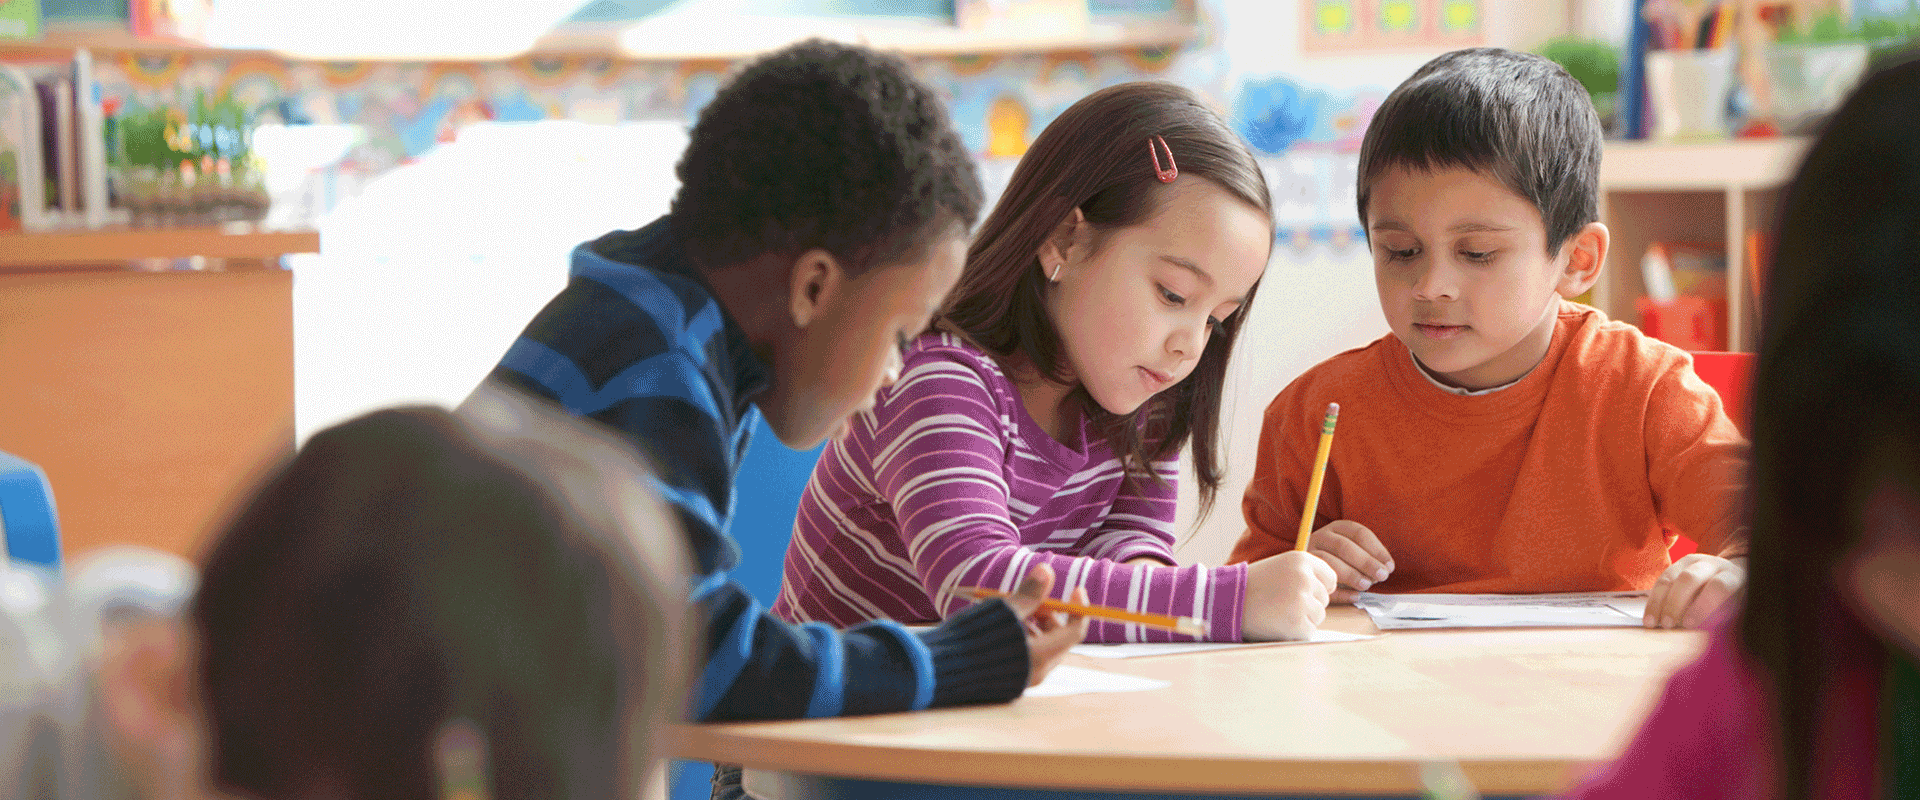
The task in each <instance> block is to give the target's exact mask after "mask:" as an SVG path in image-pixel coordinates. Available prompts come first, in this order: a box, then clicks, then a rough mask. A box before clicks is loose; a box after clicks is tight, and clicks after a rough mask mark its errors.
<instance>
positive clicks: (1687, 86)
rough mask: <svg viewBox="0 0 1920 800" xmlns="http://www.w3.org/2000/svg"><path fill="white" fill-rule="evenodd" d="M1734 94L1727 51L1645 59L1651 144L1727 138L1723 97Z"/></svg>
mask: <svg viewBox="0 0 1920 800" xmlns="http://www.w3.org/2000/svg"><path fill="white" fill-rule="evenodd" d="M1732 91H1733V51H1732V50H1731V49H1726V48H1722V49H1719V50H1655V51H1653V52H1650V53H1647V99H1648V101H1649V103H1650V104H1651V106H1652V110H1653V125H1652V126H1651V133H1652V136H1653V138H1655V139H1670V140H1671V139H1724V138H1727V127H1728V126H1727V95H1728V94H1729V93H1730V92H1732Z"/></svg>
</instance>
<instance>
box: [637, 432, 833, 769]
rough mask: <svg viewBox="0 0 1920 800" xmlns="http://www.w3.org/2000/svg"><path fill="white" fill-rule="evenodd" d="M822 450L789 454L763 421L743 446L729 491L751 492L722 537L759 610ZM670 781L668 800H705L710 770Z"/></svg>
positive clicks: (769, 596) (774, 585)
mask: <svg viewBox="0 0 1920 800" xmlns="http://www.w3.org/2000/svg"><path fill="white" fill-rule="evenodd" d="M825 449H826V446H825V445H821V446H820V447H816V448H814V449H812V450H808V451H805V452H801V451H798V450H789V449H787V446H786V445H783V444H781V443H780V439H779V437H777V436H774V435H773V429H772V428H769V427H767V422H766V420H765V419H759V420H757V421H756V422H755V423H754V428H753V443H752V444H749V445H747V454H746V456H745V457H743V458H742V459H740V474H739V475H738V476H737V477H735V478H734V481H733V485H734V486H743V487H750V488H748V489H746V490H744V491H740V492H739V493H738V494H737V495H736V499H735V500H734V508H733V522H732V524H731V525H730V526H729V527H728V531H727V532H728V533H729V534H731V535H732V536H733V538H734V540H735V541H738V542H739V543H740V564H739V566H736V567H734V569H733V572H731V573H729V574H731V575H732V577H733V579H734V580H735V581H738V582H739V583H740V585H741V586H743V587H745V588H746V590H747V591H748V592H751V593H753V597H754V599H756V600H759V601H760V605H761V606H763V607H771V606H772V605H773V600H774V598H776V597H778V596H779V594H780V571H781V567H782V566H783V565H785V563H786V558H787V541H788V540H789V539H792V538H793V518H794V512H795V511H798V510H799V508H800V494H801V493H802V492H804V491H806V488H807V480H808V479H809V478H812V477H813V463H814V462H816V461H819V460H820V453H821V451H823V450H825ZM671 775H672V777H671V778H670V783H671V787H672V791H671V794H672V800H706V798H708V797H709V796H710V795H711V788H710V787H711V781H712V779H713V765H712V764H708V763H706V762H703V761H675V762H673V770H672V773H671Z"/></svg>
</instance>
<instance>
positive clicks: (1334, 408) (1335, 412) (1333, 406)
mask: <svg viewBox="0 0 1920 800" xmlns="http://www.w3.org/2000/svg"><path fill="white" fill-rule="evenodd" d="M1327 416H1329V417H1337V416H1340V404H1339V403H1328V404H1327Z"/></svg>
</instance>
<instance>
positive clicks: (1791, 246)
mask: <svg viewBox="0 0 1920 800" xmlns="http://www.w3.org/2000/svg"><path fill="white" fill-rule="evenodd" d="M1915 130H1920V59H1915V58H1914V57H1912V56H1908V57H1907V58H1906V60H1905V61H1902V62H1899V63H1897V64H1896V65H1895V66H1890V67H1888V68H1886V69H1884V70H1881V71H1879V72H1877V73H1876V74H1874V75H1872V76H1870V77H1868V78H1867V79H1866V80H1865V81H1864V82H1862V83H1861V85H1860V87H1859V89H1858V90H1857V91H1856V92H1855V93H1854V95H1853V96H1852V97H1851V98H1850V99H1848V100H1847V102H1846V103H1845V104H1844V105H1842V106H1841V108H1840V109H1839V110H1838V111H1836V112H1834V114H1833V116H1832V118H1831V119H1830V120H1829V121H1828V122H1827V125H1826V129H1825V131H1824V132H1823V133H1822V134H1821V136H1820V139H1819V141H1817V142H1815V143H1814V144H1813V146H1812V147H1811V148H1809V149H1808V151H1807V155H1806V160H1805V161H1804V162H1803V163H1802V164H1801V166H1800V168H1799V170H1798V172H1797V173H1796V175H1795V177H1794V179H1793V182H1792V183H1791V184H1790V185H1789V186H1788V188H1787V191H1786V194H1785V197H1784V200H1783V204H1782V206H1781V208H1780V222H1779V227H1778V230H1777V239H1776V242H1777V245H1776V249H1775V251H1774V257H1773V263H1772V264H1771V266H1770V269H1769V272H1768V274H1767V275H1766V281H1765V287H1766V298H1765V300H1764V302H1763V303H1762V305H1763V308H1764V314H1763V318H1764V319H1763V322H1762V324H1761V337H1760V339H1761V341H1760V358H1759V361H1758V364H1757V365H1756V367H1755V369H1754V384H1753V399H1754V406H1753V455H1752V462H1751V466H1750V469H1751V479H1750V481H1749V483H1748V492H1749V495H1750V497H1749V501H1748V502H1749V509H1748V511H1749V513H1750V515H1751V516H1750V522H1751V529H1750V533H1749V536H1748V546H1749V547H1750V548H1751V550H1752V555H1751V556H1750V557H1749V560H1748V575H1747V588H1746V600H1745V605H1744V607H1743V608H1742V610H1741V618H1740V621H1739V627H1738V629H1737V635H1738V641H1739V643H1740V645H1741V649H1742V650H1743V651H1744V652H1745V654H1746V655H1747V657H1748V658H1750V659H1751V660H1752V662H1753V664H1754V665H1755V666H1756V667H1758V671H1759V672H1760V674H1761V675H1762V677H1763V678H1764V679H1765V681H1766V685H1767V687H1768V690H1769V691H1768V700H1769V705H1770V706H1771V708H1770V709H1769V710H1770V711H1771V712H1772V714H1771V717H1770V720H1771V722H1772V723H1773V726H1774V731H1775V732H1776V734H1777V735H1776V736H1775V737H1774V739H1773V741H1774V743H1775V746H1774V753H1773V757H1774V758H1773V760H1774V764H1775V765H1776V767H1777V769H1776V772H1775V774H1776V775H1777V776H1778V777H1777V781H1778V783H1777V786H1776V789H1777V791H1776V793H1775V795H1774V797H1776V798H1782V800H1800V799H1801V798H1808V797H1814V796H1816V794H1817V792H1818V789H1819V786H1818V782H1819V779H1821V778H1823V777H1824V776H1823V775H1822V772H1821V768H1822V764H1821V741H1820V738H1819V729H1820V726H1821V718H1822V716H1823V712H1822V710H1821V706H1822V703H1823V702H1824V701H1825V700H1826V699H1827V693H1828V692H1829V691H1830V690H1831V688H1832V686H1833V685H1834V681H1835V680H1836V676H1837V675H1838V673H1839V671H1840V669H1841V668H1842V667H1843V666H1844V665H1843V663H1842V662H1841V659H1842V658H1843V656H1840V655H1838V654H1840V653H1847V652H1850V650H1849V649H1848V648H1846V647H1845V645H1846V644H1847V643H1849V642H1851V641H1856V640H1867V641H1868V642H1869V643H1870V645H1871V646H1870V647H1869V648H1868V650H1869V651H1875V650H1878V651H1881V652H1886V650H1887V648H1886V646H1885V645H1884V644H1881V643H1879V642H1878V641H1877V640H1876V639H1875V638H1874V637H1873V636H1872V631H1870V630H1868V629H1867V628H1866V627H1865V624H1864V621H1863V620H1861V619H1859V618H1858V616H1857V615H1855V614H1854V613H1852V612H1851V611H1850V610H1849V608H1848V604H1847V603H1846V602H1845V601H1844V600H1843V598H1842V596H1841V593H1840V592H1839V591H1837V590H1836V587H1835V584H1834V581H1835V577H1834V576H1835V573H1836V571H1837V570H1838V568H1839V566H1840V565H1841V564H1842V562H1843V560H1844V559H1845V558H1846V557H1847V554H1848V553H1849V552H1850V551H1851V550H1853V549H1854V547H1855V546H1856V545H1857V544H1858V543H1859V541H1860V538H1861V536H1860V529H1861V524H1862V522H1861V513H1860V511H1861V506H1862V503H1863V501H1864V498H1865V497H1866V494H1867V492H1868V491H1869V490H1870V489H1872V488H1873V482H1874V481H1875V480H1877V479H1878V477H1879V476H1878V474H1877V472H1878V469H1879V467H1880V466H1882V465H1881V464H1877V463H1876V460H1877V459H1889V458H1890V459H1896V460H1898V461H1904V462H1906V463H1909V464H1912V463H1915V462H1916V461H1920V452H1916V450H1920V447H1916V445H1920V404H1917V403H1916V402H1915V401H1916V399H1920V139H1916V138H1915V137H1914V135H1913V132H1914V131H1915ZM1849 724H1851V723H1849Z"/></svg>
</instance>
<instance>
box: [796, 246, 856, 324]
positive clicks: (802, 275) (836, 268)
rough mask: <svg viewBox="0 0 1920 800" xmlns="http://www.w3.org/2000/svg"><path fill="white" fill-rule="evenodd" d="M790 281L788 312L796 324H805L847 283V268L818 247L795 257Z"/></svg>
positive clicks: (831, 300) (811, 320) (810, 321)
mask: <svg viewBox="0 0 1920 800" xmlns="http://www.w3.org/2000/svg"><path fill="white" fill-rule="evenodd" d="M787 281H788V283H787V310H788V313H790V314H791V315H792V317H793V326H794V327H796V328H805V327H807V326H808V325H810V324H812V323H813V320H814V319H815V318H816V317H818V316H820V310H821V309H822V308H824V307H826V306H827V305H829V304H830V303H832V302H833V300H834V299H835V295H837V294H839V292H840V290H841V289H842V288H843V287H844V286H845V285H846V283H847V271H846V268H845V267H843V266H841V264H840V259H837V258H834V257H833V254H832V253H829V252H827V251H825V250H822V249H820V248H818V247H816V248H814V249H812V250H808V251H806V252H804V253H801V254H800V257H799V258H796V259H794V260H793V269H792V271H790V272H789V273H788V277H787Z"/></svg>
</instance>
